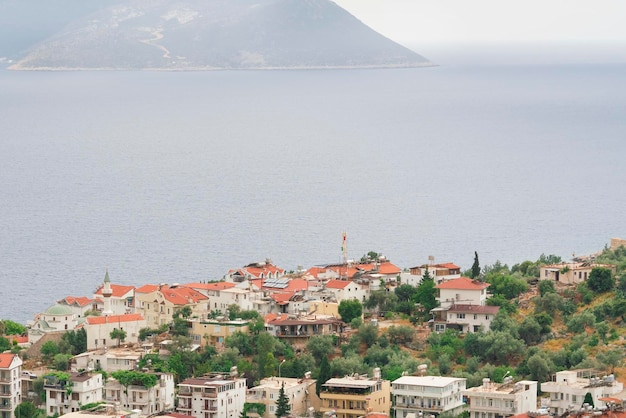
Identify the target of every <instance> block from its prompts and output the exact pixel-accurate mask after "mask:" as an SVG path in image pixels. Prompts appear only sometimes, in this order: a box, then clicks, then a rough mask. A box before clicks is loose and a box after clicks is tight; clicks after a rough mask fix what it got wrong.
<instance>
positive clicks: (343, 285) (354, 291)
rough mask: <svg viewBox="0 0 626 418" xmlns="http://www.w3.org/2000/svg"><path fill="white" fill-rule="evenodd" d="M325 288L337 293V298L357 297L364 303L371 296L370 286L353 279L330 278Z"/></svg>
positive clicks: (340, 299)
mask: <svg viewBox="0 0 626 418" xmlns="http://www.w3.org/2000/svg"><path fill="white" fill-rule="evenodd" d="M325 290H326V291H328V292H332V293H333V294H334V295H335V300H336V301H337V302H341V301H342V300H349V299H356V300H358V301H359V302H361V303H363V302H365V301H366V300H367V298H369V295H370V292H369V288H367V287H364V286H361V285H359V284H358V283H356V282H355V281H352V280H329V281H327V282H326V285H325Z"/></svg>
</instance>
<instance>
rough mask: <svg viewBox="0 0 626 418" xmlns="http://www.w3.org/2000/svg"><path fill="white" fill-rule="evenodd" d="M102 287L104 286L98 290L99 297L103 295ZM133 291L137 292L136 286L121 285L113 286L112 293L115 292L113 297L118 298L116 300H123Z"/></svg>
mask: <svg viewBox="0 0 626 418" xmlns="http://www.w3.org/2000/svg"><path fill="white" fill-rule="evenodd" d="M102 287H103V286H100V288H99V289H98V290H96V294H97V295H101V294H102ZM133 290H135V286H122V285H119V284H111V291H112V292H113V293H112V294H111V296H113V297H116V298H121V297H122V296H126V295H127V294H128V293H129V292H132V291H133Z"/></svg>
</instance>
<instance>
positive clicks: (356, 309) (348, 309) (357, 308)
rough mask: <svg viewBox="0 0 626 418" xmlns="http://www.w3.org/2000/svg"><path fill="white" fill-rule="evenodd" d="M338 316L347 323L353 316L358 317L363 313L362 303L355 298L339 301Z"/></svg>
mask: <svg viewBox="0 0 626 418" xmlns="http://www.w3.org/2000/svg"><path fill="white" fill-rule="evenodd" d="M338 310H339V316H341V320H342V321H343V322H345V323H347V324H349V323H350V321H352V320H353V319H354V318H360V317H361V315H363V305H362V304H361V302H359V301H358V300H356V299H344V300H342V301H341V302H339V308H338Z"/></svg>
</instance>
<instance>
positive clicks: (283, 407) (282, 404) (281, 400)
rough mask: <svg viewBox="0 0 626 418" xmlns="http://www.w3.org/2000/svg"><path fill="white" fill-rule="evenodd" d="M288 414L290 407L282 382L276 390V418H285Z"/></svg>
mask: <svg viewBox="0 0 626 418" xmlns="http://www.w3.org/2000/svg"><path fill="white" fill-rule="evenodd" d="M289 412H291V406H290V405H289V398H288V397H287V395H286V394H285V382H283V384H282V385H281V386H280V389H279V390H278V399H276V418H280V417H286V416H287V415H289Z"/></svg>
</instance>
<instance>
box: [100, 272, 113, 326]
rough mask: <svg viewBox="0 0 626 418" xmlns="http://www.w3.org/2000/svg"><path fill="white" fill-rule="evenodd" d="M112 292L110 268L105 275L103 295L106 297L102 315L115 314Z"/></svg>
mask: <svg viewBox="0 0 626 418" xmlns="http://www.w3.org/2000/svg"><path fill="white" fill-rule="evenodd" d="M112 294H113V290H111V279H109V269H107V271H106V273H105V275H104V287H103V288H102V297H103V298H104V310H103V311H102V315H104V316H109V315H113V311H112V310H111V295H112Z"/></svg>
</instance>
